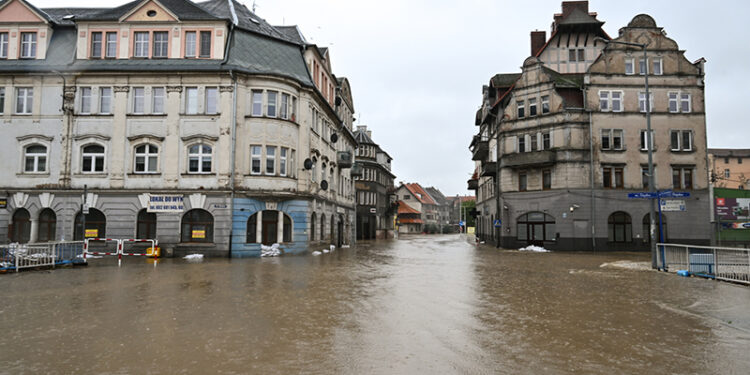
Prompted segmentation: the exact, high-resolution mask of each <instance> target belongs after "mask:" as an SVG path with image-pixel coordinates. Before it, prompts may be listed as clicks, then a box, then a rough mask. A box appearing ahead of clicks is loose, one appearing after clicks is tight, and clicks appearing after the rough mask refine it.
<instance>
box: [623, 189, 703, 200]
mask: <svg viewBox="0 0 750 375" xmlns="http://www.w3.org/2000/svg"><path fill="white" fill-rule="evenodd" d="M689 196H690V193H687V192H680V191H672V190H664V191H660V192H659V193H649V192H645V191H644V192H640V193H628V198H630V199H656V198H687V197H689Z"/></svg>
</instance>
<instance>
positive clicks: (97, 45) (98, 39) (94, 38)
mask: <svg viewBox="0 0 750 375" xmlns="http://www.w3.org/2000/svg"><path fill="white" fill-rule="evenodd" d="M101 57H102V33H101V32H95V33H91V58H93V59H99V58H101Z"/></svg>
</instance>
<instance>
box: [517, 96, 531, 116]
mask: <svg viewBox="0 0 750 375" xmlns="http://www.w3.org/2000/svg"><path fill="white" fill-rule="evenodd" d="M516 116H517V117H518V118H526V117H528V116H526V101H524V100H516Z"/></svg>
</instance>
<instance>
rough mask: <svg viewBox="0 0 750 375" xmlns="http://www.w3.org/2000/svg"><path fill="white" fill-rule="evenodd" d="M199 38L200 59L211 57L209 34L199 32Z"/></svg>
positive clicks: (207, 32)
mask: <svg viewBox="0 0 750 375" xmlns="http://www.w3.org/2000/svg"><path fill="white" fill-rule="evenodd" d="M200 36H201V50H200V57H201V58H209V57H211V32H210V31H201V34H200Z"/></svg>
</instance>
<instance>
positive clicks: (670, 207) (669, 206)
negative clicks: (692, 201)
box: [660, 199, 687, 212]
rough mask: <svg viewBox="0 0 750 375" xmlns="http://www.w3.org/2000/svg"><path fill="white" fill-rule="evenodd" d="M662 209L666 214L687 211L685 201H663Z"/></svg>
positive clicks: (661, 202)
mask: <svg viewBox="0 0 750 375" xmlns="http://www.w3.org/2000/svg"><path fill="white" fill-rule="evenodd" d="M660 207H661V210H662V211H664V212H679V211H686V210H687V206H686V205H685V200H684V199H663V200H660Z"/></svg>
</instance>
